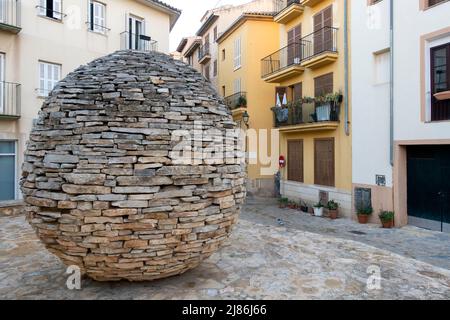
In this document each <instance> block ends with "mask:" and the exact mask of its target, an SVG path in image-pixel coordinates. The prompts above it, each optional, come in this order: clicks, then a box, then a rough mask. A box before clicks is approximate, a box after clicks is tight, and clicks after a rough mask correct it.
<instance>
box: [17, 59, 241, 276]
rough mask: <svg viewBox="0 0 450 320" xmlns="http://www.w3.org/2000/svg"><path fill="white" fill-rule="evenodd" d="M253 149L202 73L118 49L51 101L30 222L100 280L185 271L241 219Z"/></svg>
mask: <svg viewBox="0 0 450 320" xmlns="http://www.w3.org/2000/svg"><path fill="white" fill-rule="evenodd" d="M208 130H209V131H211V134H210V135H208V134H206V133H205V132H208ZM211 145H212V147H211ZM208 148H209V149H208ZM243 156H244V155H243V153H242V152H241V149H240V145H239V134H238V133H237V129H236V124H235V123H234V122H233V120H232V116H231V113H230V110H229V109H228V108H227V107H226V106H225V105H224V103H223V101H222V100H221V99H220V98H219V97H218V95H217V93H216V92H215V90H214V88H213V87H212V86H211V84H210V83H209V82H208V81H207V80H206V79H205V78H204V77H203V76H202V75H201V74H199V73H198V72H197V71H195V70H194V69H193V68H191V67H189V66H188V65H186V64H185V63H183V62H181V61H177V60H173V59H172V58H170V57H169V56H167V55H165V54H162V53H144V52H137V51H118V52H115V53H113V54H110V55H108V56H105V57H102V58H99V59H97V60H95V61H93V62H91V63H89V64H87V65H85V66H81V67H79V68H78V69H76V70H75V71H74V72H72V73H70V74H69V75H68V76H67V77H66V78H65V79H64V80H62V81H60V82H59V83H58V84H57V85H56V87H55V88H54V90H53V91H52V92H51V93H50V95H49V97H48V98H47V99H46V100H45V102H44V104H43V106H42V109H41V111H40V113H39V117H38V119H37V120H36V122H35V123H34V125H33V129H32V131H31V133H30V138H29V142H28V144H27V149H26V152H25V161H24V164H23V174H22V180H21V189H22V192H23V194H24V199H25V202H26V206H25V210H26V211H27V219H28V221H29V223H30V224H31V225H32V226H33V228H34V229H35V230H36V232H37V235H38V237H39V238H40V239H41V241H42V242H43V243H44V244H45V246H46V247H47V248H48V250H49V251H51V252H52V253H53V254H55V255H56V256H57V257H59V258H60V259H61V260H62V261H63V262H64V264H66V265H76V266H78V267H79V268H80V269H81V272H82V273H83V274H86V275H88V276H89V277H91V278H93V279H95V280H98V281H115V280H122V279H127V280H130V281H143V280H154V279H159V278H164V277H169V276H173V275H177V274H181V273H183V272H185V271H187V270H189V269H192V268H194V267H196V266H197V265H199V264H200V262H201V261H202V260H204V259H205V258H207V257H208V256H210V255H211V254H212V253H214V252H215V251H216V250H217V249H218V248H219V247H220V245H221V244H222V243H223V241H224V240H225V239H226V238H227V236H228V235H229V233H230V231H231V229H232V226H233V225H234V224H235V223H236V222H237V218H238V215H239V212H240V208H241V205H242V203H243V201H244V198H245V172H244V171H245V165H244V164H243Z"/></svg>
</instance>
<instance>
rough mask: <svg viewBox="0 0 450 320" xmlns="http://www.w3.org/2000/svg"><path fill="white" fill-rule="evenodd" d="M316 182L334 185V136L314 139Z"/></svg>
mask: <svg viewBox="0 0 450 320" xmlns="http://www.w3.org/2000/svg"><path fill="white" fill-rule="evenodd" d="M314 184H316V185H320V186H329V187H334V138H325V139H314Z"/></svg>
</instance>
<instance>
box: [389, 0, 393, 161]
mask: <svg viewBox="0 0 450 320" xmlns="http://www.w3.org/2000/svg"><path fill="white" fill-rule="evenodd" d="M389 11H390V14H389V16H390V39H389V42H390V43H389V47H390V72H391V74H390V84H389V87H390V88H389V89H390V93H389V95H390V98H389V104H390V105H389V109H390V110H389V112H390V119H389V126H390V128H389V130H390V133H389V138H390V149H389V158H390V159H389V160H390V163H391V166H394V0H390V10H389Z"/></svg>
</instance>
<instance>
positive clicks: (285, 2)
mask: <svg viewBox="0 0 450 320" xmlns="http://www.w3.org/2000/svg"><path fill="white" fill-rule="evenodd" d="M294 3H298V4H300V0H276V1H275V12H276V13H277V14H278V13H280V12H281V11H283V10H284V9H286V8H287V7H289V6H290V5H291V4H294Z"/></svg>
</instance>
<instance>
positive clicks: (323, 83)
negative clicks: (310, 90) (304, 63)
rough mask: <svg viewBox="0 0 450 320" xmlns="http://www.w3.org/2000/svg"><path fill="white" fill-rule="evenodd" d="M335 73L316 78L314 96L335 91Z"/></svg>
mask: <svg viewBox="0 0 450 320" xmlns="http://www.w3.org/2000/svg"><path fill="white" fill-rule="evenodd" d="M333 90H334V88H333V73H327V74H324V75H323V76H320V77H317V78H314V96H315V97H320V96H323V95H326V94H328V93H333Z"/></svg>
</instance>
